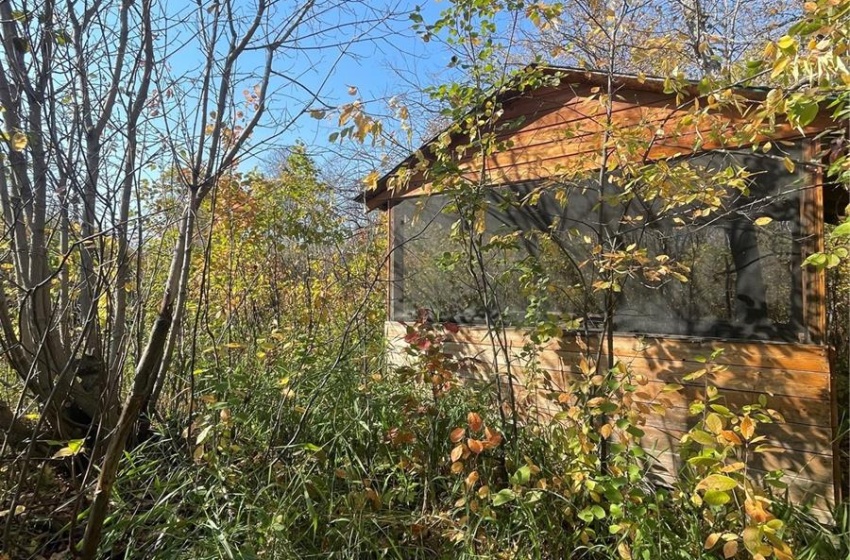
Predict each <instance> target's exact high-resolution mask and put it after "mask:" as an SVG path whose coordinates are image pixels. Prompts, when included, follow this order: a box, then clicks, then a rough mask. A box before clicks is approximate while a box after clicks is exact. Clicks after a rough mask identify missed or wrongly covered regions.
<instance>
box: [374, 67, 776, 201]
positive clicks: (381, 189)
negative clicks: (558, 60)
mask: <svg viewBox="0 0 850 560" xmlns="http://www.w3.org/2000/svg"><path fill="white" fill-rule="evenodd" d="M527 69H528V70H535V71H537V72H542V73H543V74H544V75H547V76H551V77H552V78H556V79H557V85H556V86H555V87H556V88H557V89H564V90H571V89H575V88H577V87H584V88H593V87H600V88H605V90H606V91H607V88H608V85H609V79H610V80H611V86H612V89H613V90H615V91H631V92H638V93H639V92H646V93H654V94H664V95H669V96H670V98H671V99H672V98H674V97H675V95H676V94H677V93H678V94H682V95H685V96H686V97H688V98H692V99H694V98H700V97H703V96H706V95H708V94H709V93H711V92H710V91H706V85H705V84H703V83H701V82H699V81H697V80H686V81H684V83H683V82H681V81H679V82H677V83H676V92H674V91H672V88H671V85H672V84H671V81H670V80H669V79H667V78H662V77H658V76H643V75H640V76H639V75H635V74H620V73H613V74H610V75H609V73H608V72H603V71H596V70H587V69H581V68H571V67H565V66H552V65H546V66H537V65H531V66H529V67H528V68H527ZM724 89H732V90H733V91H734V92H735V94H736V95H739V96H741V97H744V98H746V99H751V100H761V99H764V97H765V95H766V94H767V93H768V92H769V91H770V88H767V87H752V86H744V85H737V84H735V85H733V86H731V88H724ZM533 91H534V90H531V91H529V90H524V91H521V90H520V89H519V88H515V87H512V86H510V85H508V86H506V87H505V88H503V89H502V90H500V91H498V92H496V93H494V94H493V98H494V99H495V100H496V102H497V103H500V104H502V105H504V104H505V103H507V102H509V101H512V100H515V99H520V98H522V97H524V96H528V95H529V94H530V93H532V92H533ZM444 132H445V131H443V132H441V133H439V134H437V135H435V136H434V137H433V138H431V139H429V140H428V141H427V142H425V143H424V144H423V145H422V146H421V147H420V148H419V149H418V150H417V151H415V152H413V153H411V154H410V155H408V156H407V158H405V159H404V160H403V161H401V162H400V163H399V164H398V165H396V166H395V167H393V168H392V169H391V170H390V171H389V172H387V173H386V174H384V175H383V176H382V177H381V178H380V179H379V180H378V181H377V185H376V188H374V189H371V190H367V191H365V192H364V193H362V194H361V195H360V196H359V197H358V201H360V202H365V203H366V205H367V207H368V208H369V209H370V210H373V209H375V208H386V207H387V205H388V204H389V202H390V201H391V200H392V199H393V196H392V194H390V193H388V189H389V183H390V179H391V178H393V177H394V176H396V175H397V173H398V172H399V171H400V170H402V169H404V168H413V167H415V166H416V164H417V163H418V162H419V161H421V159H422V158H423V157H425V158H426V159H427V158H429V154H430V151H431V146H432V145H433V144H434V143H436V142H437V140H438V139H439V138H440V137H441V136H442V134H443V133H444Z"/></svg>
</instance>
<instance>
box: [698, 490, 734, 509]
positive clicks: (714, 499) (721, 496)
mask: <svg viewBox="0 0 850 560" xmlns="http://www.w3.org/2000/svg"><path fill="white" fill-rule="evenodd" d="M731 499H732V496H730V495H729V493H728V492H723V491H720V490H708V491H707V492H706V493H705V497H704V498H703V501H705V503H707V504H708V505H710V506H722V505H723V504H726V503H729V501H730V500H731Z"/></svg>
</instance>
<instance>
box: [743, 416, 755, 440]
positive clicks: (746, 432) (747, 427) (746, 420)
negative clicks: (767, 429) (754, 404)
mask: <svg viewBox="0 0 850 560" xmlns="http://www.w3.org/2000/svg"><path fill="white" fill-rule="evenodd" d="M755 431H756V425H755V422H754V421H753V419H752V418H750V417H749V416H746V415H745V416H744V417H743V418H741V435H742V436H744V439H752V437H753V434H754V433H755Z"/></svg>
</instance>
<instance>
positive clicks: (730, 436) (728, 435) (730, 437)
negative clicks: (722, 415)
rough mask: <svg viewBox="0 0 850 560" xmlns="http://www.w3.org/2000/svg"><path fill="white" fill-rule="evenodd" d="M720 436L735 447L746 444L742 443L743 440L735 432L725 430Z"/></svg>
mask: <svg viewBox="0 0 850 560" xmlns="http://www.w3.org/2000/svg"><path fill="white" fill-rule="evenodd" d="M720 436H721V437H722V438H723V439H725V440H726V441H728V442H729V443H734V444H735V445H742V444H743V443H744V442H743V441H741V438H740V437H739V436H738V434H736V433H735V432H733V431H732V430H723V431H722V432H720Z"/></svg>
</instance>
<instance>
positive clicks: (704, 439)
mask: <svg viewBox="0 0 850 560" xmlns="http://www.w3.org/2000/svg"><path fill="white" fill-rule="evenodd" d="M689 435H690V436H691V439H692V440H694V441H695V442H697V443H699V444H701V445H714V444H716V443H717V438H715V437H714V436H713V435H711V434H709V433H708V432H705V431H703V430H693V431H692V432H691V433H690V434H689Z"/></svg>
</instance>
